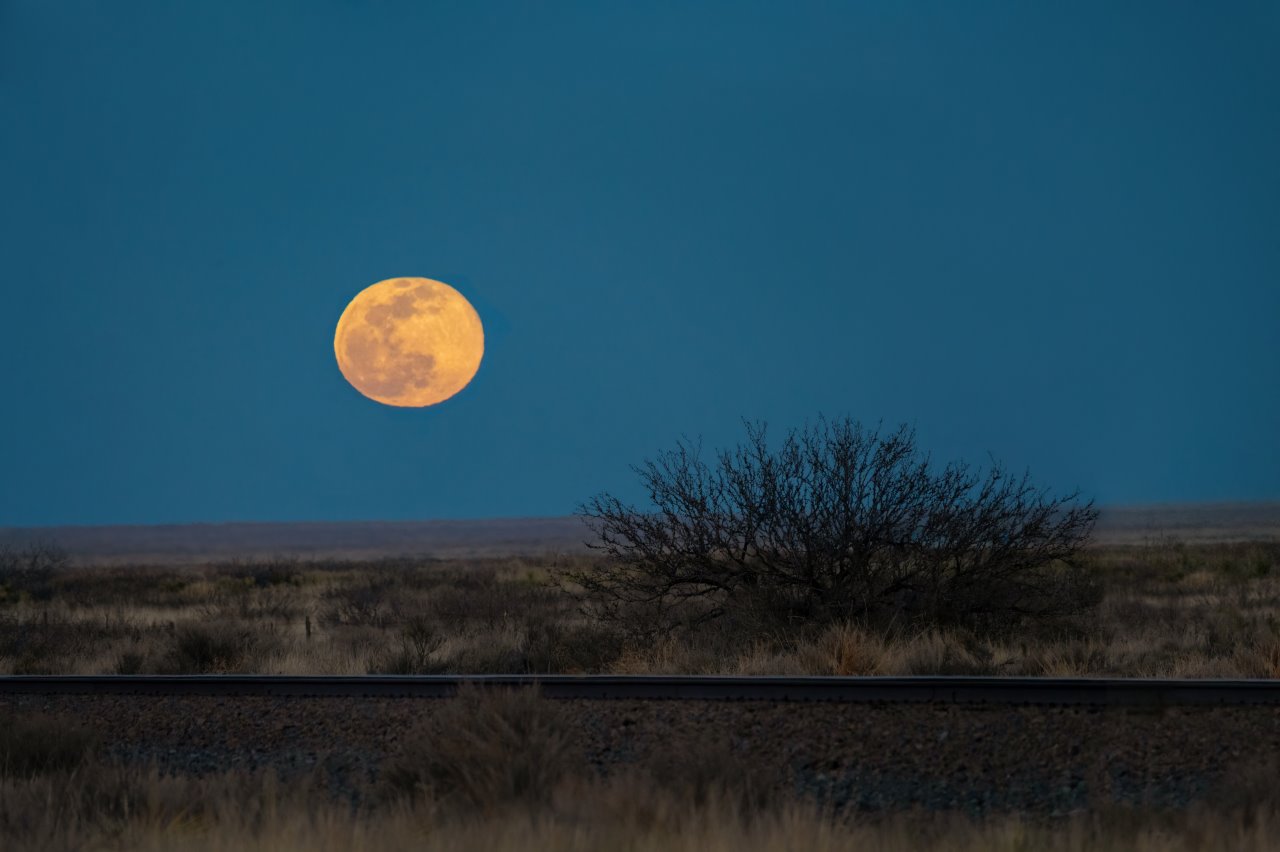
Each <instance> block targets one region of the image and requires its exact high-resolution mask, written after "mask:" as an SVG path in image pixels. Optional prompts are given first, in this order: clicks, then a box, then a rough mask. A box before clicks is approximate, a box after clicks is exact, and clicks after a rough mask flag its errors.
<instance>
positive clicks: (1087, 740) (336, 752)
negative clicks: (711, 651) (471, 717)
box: [0, 696, 1280, 814]
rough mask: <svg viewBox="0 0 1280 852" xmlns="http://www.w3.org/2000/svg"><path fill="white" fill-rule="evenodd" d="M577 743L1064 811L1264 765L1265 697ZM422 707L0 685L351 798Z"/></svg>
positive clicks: (1192, 791)
mask: <svg viewBox="0 0 1280 852" xmlns="http://www.w3.org/2000/svg"><path fill="white" fill-rule="evenodd" d="M561 706H563V708H564V710H565V711H566V714H567V717H568V718H569V720H570V721H571V723H572V724H574V725H575V727H576V731H577V737H578V740H579V741H580V742H581V746H582V750H583V756H584V757H585V758H586V759H587V760H588V761H589V762H590V763H592V764H594V765H596V766H598V767H600V768H601V769H602V770H604V771H606V772H608V771H612V770H616V769H619V768H622V767H624V766H626V765H627V764H628V763H630V762H632V761H635V760H638V759H642V758H644V757H645V756H646V755H647V754H649V753H651V752H652V751H653V750H655V749H672V748H681V747H682V745H681V743H687V742H692V741H702V742H707V741H712V740H715V739H717V738H718V739H720V740H728V741H731V742H732V743H734V745H735V747H736V748H738V749H742V750H744V751H745V754H746V755H747V759H748V761H749V764H750V765H752V766H759V767H764V768H777V767H788V768H789V769H790V770H791V773H792V778H793V783H794V784H795V785H796V786H798V787H799V788H801V789H802V790H804V791H805V792H808V793H813V794H817V795H820V796H823V797H826V798H829V799H831V800H833V801H834V802H836V803H838V804H841V805H849V806H853V807H857V808H861V809H867V810H884V809H898V808H910V807H916V806H923V807H926V808H929V809H960V810H964V811H967V812H969V813H972V814H982V813H993V812H1001V811H1028V812H1040V813H1064V812H1068V811H1073V810H1077V809H1081V808H1089V807H1097V806H1100V805H1105V804H1117V803H1119V804H1143V803H1146V804H1151V805H1156V806H1183V805H1185V804H1187V803H1189V802H1190V801H1193V800H1195V799H1197V798H1200V797H1203V796H1205V795H1212V794H1214V791H1215V788H1219V789H1220V787H1219V785H1220V784H1221V783H1223V780H1224V778H1225V779H1227V783H1231V781H1230V779H1231V778H1232V777H1233V776H1236V775H1238V774H1241V772H1242V771H1243V774H1245V775H1248V774H1250V773H1252V774H1253V775H1255V776H1259V777H1261V778H1263V779H1265V778H1266V773H1267V772H1268V771H1270V770H1274V768H1275V767H1277V766H1280V707H1262V706H1258V707H1211V708H1199V707H1197V708H1190V707H1188V708H1169V709H1165V710H1163V711H1135V710H1127V709H1123V708H1088V707H1043V706H1036V707H983V706H978V705H964V706H952V705H922V704H910V705H909V704H878V705H877V704H834V703H832V704H822V703H801V704H782V703H770V702H761V701H744V702H712V701H681V702H676V701H630V700H628V701H587V700H573V701H565V702H563V703H562V705H561ZM439 707H440V703H439V702H438V701H436V700H432V699H414V698H377V699H368V698H365V699H355V698H292V697H291V698H263V697H249V698H213V697H203V696H192V697H182V698H166V697H133V696H102V697H92V696H0V714H2V713H5V712H6V711H8V712H14V713H18V714H23V713H35V712H43V713H47V714H50V715H53V716H56V717H58V718H63V719H67V720H72V721H75V722H77V723H80V724H83V725H84V726H86V727H88V728H89V729H90V730H91V731H93V732H94V733H95V734H96V735H97V737H98V739H99V741H100V743H101V744H102V747H103V748H104V750H105V751H106V753H107V754H108V755H110V756H112V757H116V758H121V759H125V760H129V761H137V762H141V763H151V762H154V763H156V764H158V765H159V766H160V767H161V768H163V769H166V770H173V771H183V772H195V773H205V772H213V771H221V770H226V769H236V768H243V769H257V768H263V767H268V766H270V767H274V768H275V769H276V770H277V771H278V772H279V773H281V775H282V776H284V777H286V778H288V777H296V776H297V775H298V774H300V773H303V772H308V771H310V770H312V769H315V768H319V769H320V770H321V772H322V774H323V775H324V776H325V777H326V778H327V779H328V783H329V784H330V785H331V786H332V787H333V789H335V791H346V792H349V793H351V794H353V795H355V794H358V791H359V790H360V789H361V788H362V787H363V786H364V785H365V784H366V783H367V782H368V781H370V780H372V779H375V778H376V775H377V770H378V766H379V764H380V763H381V761H382V760H383V758H384V757H386V756H388V755H390V754H393V753H394V752H395V750H396V748H397V744H398V743H401V742H403V741H404V740H405V739H406V737H408V736H410V735H411V732H412V730H413V728H414V726H415V725H416V724H417V723H418V722H420V721H421V720H422V719H424V718H425V717H427V716H428V715H429V714H431V713H433V712H434V711H435V710H436V709H437V708H439Z"/></svg>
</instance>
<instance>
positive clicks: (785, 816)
mask: <svg viewBox="0 0 1280 852" xmlns="http://www.w3.org/2000/svg"><path fill="white" fill-rule="evenodd" d="M554 714H555V711H554V710H553V709H551V708H550V707H549V706H548V705H547V704H544V703H543V702H541V701H540V700H539V699H538V698H537V696H536V695H534V694H533V693H531V692H528V691H526V692H523V693H518V694H512V693H507V694H503V693H488V694H484V695H481V694H479V693H471V694H468V695H464V696H462V697H461V698H459V699H458V700H457V701H456V702H455V704H454V706H453V707H452V708H451V709H450V712H449V713H448V714H447V722H448V724H449V726H451V730H452V732H453V733H454V734H456V741H455V742H451V741H450V740H449V738H448V737H445V736H441V733H442V730H433V731H432V732H429V734H428V735H427V736H425V737H422V738H421V739H416V740H413V741H411V742H407V743H406V744H405V748H404V750H403V752H402V753H401V754H399V755H396V756H393V757H391V758H389V759H388V762H387V764H386V765H384V768H383V773H382V774H383V776H384V779H383V781H382V782H380V783H381V793H382V794H381V795H368V796H362V797H361V801H362V802H363V804H361V805H359V806H353V805H352V804H351V800H350V799H349V798H345V797H337V798H335V795H334V794H333V793H331V792H330V790H329V788H328V787H327V785H326V784H325V782H324V779H323V778H322V777H320V776H319V775H318V774H317V775H315V776H312V777H304V778H291V779H289V780H288V782H287V783H285V782H282V781H281V780H279V779H278V778H277V777H276V776H275V775H274V774H272V773H271V772H269V771H268V772H258V773H236V772H229V773H224V774H216V775H208V776H204V777H195V776H189V775H176V776H175V775H163V774H161V773H159V772H157V771H156V770H155V769H148V768H145V767H137V766H128V765H114V764H108V763H103V762H100V760H99V759H97V758H95V757H94V754H93V751H92V750H91V749H89V748H87V747H83V744H82V743H81V740H80V739H79V735H78V734H77V733H76V732H75V731H74V730H62V731H60V730H59V729H58V728H57V727H56V726H55V725H53V724H52V723H50V722H47V721H41V720H33V719H16V720H8V724H9V725H10V730H11V731H12V732H13V734H14V736H15V737H17V738H23V737H30V736H34V739H35V740H36V742H38V743H40V744H42V745H39V746H36V747H33V750H32V753H35V752H40V753H43V754H45V756H46V757H48V756H51V755H57V759H36V760H34V761H33V762H30V763H28V764H26V765H25V766H24V767H23V768H22V769H21V771H18V770H16V769H15V768H14V767H12V766H10V767H9V768H7V769H3V770H0V848H3V849H6V850H14V851H15V852H18V850H35V849H39V850H48V852H61V850H80V849H142V850H170V849H184V850H211V851H212V850H268V849H270V850H286V852H287V850H308V852H314V850H366V849H367V850H377V852H392V850H401V849H404V850H409V849H423V848H426V849H438V850H473V849H474V850H499V852H502V851H503V850H533V852H539V851H540V850H595V849H611V850H612V849H617V850H636V852H642V850H643V852H648V850H654V852H657V850H690V852H693V850H713V852H714V851H715V850H723V852H730V851H731V850H743V852H766V851H767V852H773V850H779V852H780V850H819V852H821V850H831V852H836V850H861V852H867V850H879V852H904V850H938V852H978V850H995V851H996V852H1001V850H1007V852H1015V850H1017V852H1030V850H1060V852H1081V851H1082V850H1121V849H1126V850H1150V852H1155V850H1172V851H1173V852H1178V850H1186V852H1191V851H1192V850H1210V849H1232V850H1245V852H1247V850H1273V849H1280V832H1277V831H1276V828H1277V827H1280V798H1277V795H1276V789H1275V786H1274V775H1273V774H1272V773H1270V772H1264V773H1261V774H1257V775H1256V776H1254V777H1247V778H1245V777H1242V778H1238V779H1234V781H1232V782H1230V783H1229V784H1228V785H1227V786H1226V787H1224V788H1223V789H1221V790H1220V791H1219V793H1218V795H1217V797H1216V798H1213V797H1211V798H1209V799H1207V800H1206V802H1205V803H1203V804H1202V805H1200V806H1197V807H1196V809H1194V810H1191V811H1186V812H1158V811H1136V810H1127V811H1109V812H1097V813H1090V814H1078V815H1076V816H1074V817H1071V818H1066V819H1061V818H1059V819H1056V820H1050V819H1040V820H1035V819H1029V818H1021V817H1016V816H1011V817H1001V818H995V819H991V820H988V821H983V822H974V821H970V820H967V819H963V818H959V817H956V816H954V815H945V814H924V813H918V814H906V815H902V814H900V815H896V816H889V817H880V818H869V817H868V818H863V817H858V816H848V815H838V814H834V813H831V812H829V811H824V810H822V809H821V808H819V807H818V806H816V805H815V804H813V803H812V802H810V801H806V800H803V799H801V798H798V797H796V796H794V795H791V796H787V795H783V794H774V795H773V796H771V797H761V796H759V795H758V794H757V792H756V791H758V790H759V789H762V788H761V787H759V786H757V785H756V783H755V782H756V781H758V780H759V768H758V767H754V768H752V767H744V766H743V765H742V764H741V762H740V761H739V760H738V759H737V758H736V757H735V756H734V754H733V753H732V749H726V748H723V747H721V746H720V745H718V744H709V745H706V746H705V747H702V748H690V743H687V742H683V741H682V742H673V743H670V744H669V745H668V746H667V747H666V748H665V750H664V751H663V752H662V753H661V754H658V755H655V756H652V757H651V758H650V759H649V760H648V762H647V763H643V764H640V765H638V766H637V767H636V769H635V771H633V772H629V773H626V774H621V775H615V776H613V777H607V778H605V777H600V776H597V775H595V774H594V773H593V772H592V770H590V769H589V768H587V767H584V766H582V765H578V764H573V763H572V762H570V761H567V760H566V759H565V758H564V752H563V749H562V748H561V746H560V745H558V739H557V737H558V735H557V734H556V733H555V731H556V730H557V729H558V720H557V719H556V718H555V715H554ZM444 718H445V717H442V719H444ZM77 744H80V745H77ZM543 763H547V764H549V768H543V767H542V766H541V764H543ZM406 770H408V771H410V772H411V773H414V774H415V776H414V780H413V781H412V783H409V784H404V783H402V782H403V780H404V777H403V776H401V777H400V778H399V780H396V781H389V780H387V779H388V777H389V776H395V774H396V773H397V772H401V773H403V772H405V771H406ZM423 779H427V781H426V783H420V782H421V781H422V780H423ZM453 784H458V785H459V786H460V788H461V789H462V790H463V791H464V793H463V795H457V794H456V792H455V791H456V789H457V788H455V787H453V786H452V785H453Z"/></svg>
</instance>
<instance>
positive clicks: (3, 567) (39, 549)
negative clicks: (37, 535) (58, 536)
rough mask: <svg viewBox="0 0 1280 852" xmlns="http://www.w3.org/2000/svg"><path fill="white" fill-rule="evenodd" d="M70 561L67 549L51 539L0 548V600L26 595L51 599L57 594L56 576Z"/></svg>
mask: <svg viewBox="0 0 1280 852" xmlns="http://www.w3.org/2000/svg"><path fill="white" fill-rule="evenodd" d="M70 563H71V560H70V558H69V557H68V556H67V552H66V551H65V550H63V549H62V548H60V547H58V546H57V545H54V544H50V543H48V542H31V543H29V544H27V545H25V546H23V547H4V548H0V601H4V600H14V599H17V598H19V597H21V596H23V595H25V596H27V597H30V598H32V599H34V600H39V601H46V600H49V599H50V598H51V597H53V578H54V575H55V574H56V573H57V572H59V571H61V570H63V569H65V568H66V567H67V566H68V565H69V564H70Z"/></svg>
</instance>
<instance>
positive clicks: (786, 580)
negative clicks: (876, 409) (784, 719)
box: [568, 418, 1099, 633]
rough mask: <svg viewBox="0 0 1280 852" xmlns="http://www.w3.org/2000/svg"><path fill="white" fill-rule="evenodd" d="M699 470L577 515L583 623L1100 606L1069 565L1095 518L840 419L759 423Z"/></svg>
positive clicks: (945, 616) (920, 615)
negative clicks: (587, 564) (776, 431)
mask: <svg viewBox="0 0 1280 852" xmlns="http://www.w3.org/2000/svg"><path fill="white" fill-rule="evenodd" d="M746 427H747V439H746V441H744V442H743V443H742V444H740V445H739V446H737V447H735V448H733V449H731V450H726V451H721V452H717V453H716V454H715V456H714V458H713V459H712V460H709V461H708V460H707V459H705V458H704V457H703V454H702V452H701V448H700V446H699V445H698V444H697V443H696V442H690V441H681V442H679V443H678V444H677V445H676V448H675V449H674V450H670V451H667V452H664V453H662V454H660V455H659V456H658V457H657V458H656V459H653V460H649V461H646V462H644V463H643V464H642V465H640V466H638V467H636V468H634V470H635V471H636V473H637V474H638V475H639V477H640V480H641V482H642V484H643V486H644V488H645V490H646V491H647V492H648V497H649V501H650V503H651V504H652V506H651V508H648V509H643V510H642V509H639V508H637V507H635V506H632V505H629V504H626V503H624V502H622V501H621V500H619V499H618V498H617V497H614V496H612V495H610V494H607V493H605V494H600V495H598V496H596V497H594V498H592V499H591V500H590V501H588V502H587V503H585V504H584V505H582V506H581V507H580V508H579V513H580V514H581V515H582V517H583V518H584V520H585V521H586V522H587V524H588V526H590V527H591V529H592V530H593V531H594V532H595V534H596V535H597V537H598V541H597V542H595V543H593V544H592V546H593V547H595V548H596V549H597V550H598V551H599V552H600V553H601V554H602V555H603V556H604V557H605V558H604V559H602V560H599V561H598V563H597V564H595V565H593V566H592V567H591V568H587V569H578V570H574V571H572V572H569V574H568V576H569V579H571V580H572V581H573V582H574V583H576V584H577V585H578V586H579V587H580V589H581V596H582V599H583V601H584V603H585V604H586V606H587V608H588V609H589V610H590V611H592V612H594V613H595V614H596V615H597V616H599V617H600V618H603V619H606V620H613V621H617V622H621V623H623V624H625V625H626V626H628V627H629V628H631V629H632V630H633V631H635V632H638V633H654V632H661V631H667V630H670V629H673V628H675V627H679V626H693V625H697V624H700V623H703V622H707V621H710V620H714V619H718V618H722V617H724V616H726V615H728V616H732V617H735V618H744V617H749V618H752V619H754V620H755V621H756V622H757V623H760V624H765V623H768V624H773V625H777V624H795V623H814V622H819V623H820V622H828V621H834V620H849V621H857V622H862V623H867V624H890V623H894V624H898V625H902V626H906V625H909V624H939V625H948V624H950V625H964V626H967V627H971V628H975V629H981V630H1001V629H1008V628H1011V627H1014V626H1016V625H1018V624H1021V623H1024V622H1026V621H1029V620H1044V619H1050V618H1060V617H1069V616H1073V615H1077V614H1080V613H1083V612H1085V611H1087V610H1088V609H1090V608H1091V607H1093V606H1094V605H1096V603H1097V601H1098V598H1099V591H1098V588H1097V586H1096V585H1095V584H1094V583H1093V582H1091V581H1090V580H1089V578H1088V576H1087V575H1086V573H1085V572H1084V570H1083V568H1082V567H1081V566H1080V565H1078V564H1077V563H1076V562H1075V561H1073V557H1074V556H1075V554H1076V553H1077V551H1078V550H1079V549H1080V547H1081V546H1082V545H1083V544H1084V543H1085V542H1086V541H1087V539H1088V536H1089V534H1090V532H1091V531H1092V528H1093V525H1094V522H1095V521H1096V519H1097V515H1098V513H1097V511H1096V510H1095V509H1094V507H1093V504H1092V502H1085V503H1083V504H1081V503H1079V502H1078V495H1077V494H1068V495H1066V496H1062V497H1053V496H1051V495H1050V494H1049V493H1048V492H1047V491H1046V490H1045V489H1041V488H1037V487H1036V486H1034V485H1033V484H1032V483H1031V481H1030V479H1029V477H1028V476H1027V475H1026V474H1023V475H1021V476H1011V475H1009V474H1008V473H1007V472H1006V471H1005V470H1004V469H1003V468H1002V467H1001V466H1000V465H999V464H998V463H995V462H993V463H992V464H991V466H990V467H988V468H987V469H985V470H981V469H977V468H974V467H971V466H969V465H967V464H963V463H953V464H948V465H946V466H945V467H942V468H936V467H935V466H934V465H933V464H932V463H931V462H930V460H929V458H928V457H927V456H926V455H924V454H923V453H922V452H921V451H920V450H918V449H917V447H916V441H915V433H914V431H913V430H912V429H910V428H909V427H907V426H901V427H899V428H898V429H896V430H894V431H892V432H889V433H883V434H882V433H881V432H880V430H879V429H874V430H869V429H865V428H863V427H862V426H861V424H859V423H857V422H855V421H851V420H849V419H848V418H845V419H841V420H836V421H832V422H828V421H826V420H824V419H819V420H818V422H817V423H816V424H814V425H806V426H805V427H804V428H802V429H799V430H793V431H791V432H790V433H788V434H787V436H786V437H785V439H784V440H783V441H782V442H781V443H780V444H779V445H778V446H777V447H776V448H774V447H771V446H770V443H769V441H768V440H767V435H766V428H765V426H764V425H763V424H752V423H748V424H746Z"/></svg>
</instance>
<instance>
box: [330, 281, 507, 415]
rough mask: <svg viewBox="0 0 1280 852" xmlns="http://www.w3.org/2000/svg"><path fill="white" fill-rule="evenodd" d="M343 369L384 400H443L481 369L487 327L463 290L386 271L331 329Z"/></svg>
mask: <svg viewBox="0 0 1280 852" xmlns="http://www.w3.org/2000/svg"><path fill="white" fill-rule="evenodd" d="M333 351H334V354H335V355H337V357H338V369H340V370H341V371H342V375H343V376H345V377H346V379H347V381H349V382H351V385H352V387H354V388H355V389H356V390H358V391H360V393H362V394H364V395H365V396H367V397H369V399H372V400H376V401H378V402H381V403H383V404H385V405H396V406H401V407H404V408H421V407H422V406H426V405H435V404H436V403H439V402H444V401H445V400H446V399H448V398H449V397H451V396H453V395H454V394H456V393H457V392H458V391H460V390H462V389H463V388H464V387H466V386H467V384H468V383H469V382H470V381H471V379H472V377H473V376H475V374H476V371H477V370H479V369H480V359H481V358H483V357H484V328H483V326H481V325H480V316H479V314H477V313H476V310H475V308H473V307H471V303H470V302H468V301H467V300H466V298H464V297H463V295H462V294H461V293H459V292H458V291H457V290H455V289H453V288H452V287H450V286H449V285H448V284H445V283H443V282H440V281H432V280H431V279H430V278H388V279H387V280H386V281H379V282H378V283H377V284H374V285H372V286H370V287H366V288H365V289H363V290H361V291H360V292H359V293H358V294H356V297H355V298H354V299H352V300H351V304H349V305H347V309H346V310H345V311H343V312H342V317H341V318H340V319H339V320H338V330H337V331H336V332H335V333H334V336H333Z"/></svg>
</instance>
